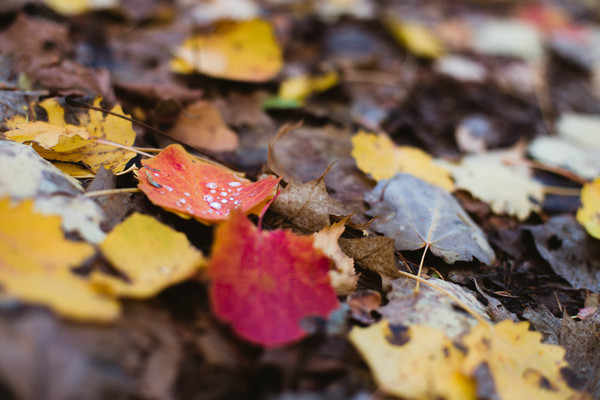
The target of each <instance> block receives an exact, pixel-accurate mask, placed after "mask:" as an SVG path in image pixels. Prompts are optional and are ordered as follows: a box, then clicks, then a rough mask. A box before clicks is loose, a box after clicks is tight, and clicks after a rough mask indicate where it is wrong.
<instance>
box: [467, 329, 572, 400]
mask: <svg viewBox="0 0 600 400" xmlns="http://www.w3.org/2000/svg"><path fill="white" fill-rule="evenodd" d="M541 339H542V334H541V333H539V332H532V331H529V323H527V322H519V323H514V322H512V321H511V320H508V319H507V320H504V321H502V322H500V323H498V324H496V325H494V326H493V327H492V326H488V325H483V324H479V325H477V326H476V327H475V328H473V329H472V330H471V332H469V333H468V334H467V335H466V336H465V337H464V338H463V340H462V344H463V345H464V346H465V347H466V348H467V353H466V358H465V361H464V364H463V373H464V374H466V375H468V376H473V377H476V379H477V380H478V381H479V380H481V387H480V390H483V391H485V392H484V393H480V395H482V397H485V398H499V399H511V400H521V399H522V400H529V399H547V400H551V399H556V400H562V399H572V398H576V397H577V395H578V392H576V391H575V390H573V389H571V388H570V387H569V386H568V384H567V382H566V381H565V378H564V377H563V375H562V373H561V369H562V368H564V367H567V366H568V364H567V362H566V361H565V360H564V355H565V350H564V349H563V348H562V347H560V346H555V345H549V344H542V343H541ZM490 379H491V380H492V381H493V383H490V382H489V380H490ZM488 390H489V391H492V392H490V393H488V392H487V391H488Z"/></svg>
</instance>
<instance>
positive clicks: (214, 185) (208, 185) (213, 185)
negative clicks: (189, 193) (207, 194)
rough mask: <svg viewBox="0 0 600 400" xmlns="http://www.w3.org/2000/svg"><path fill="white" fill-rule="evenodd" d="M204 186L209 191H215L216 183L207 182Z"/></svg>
mask: <svg viewBox="0 0 600 400" xmlns="http://www.w3.org/2000/svg"><path fill="white" fill-rule="evenodd" d="M204 186H206V187H207V188H209V189H216V188H217V186H218V185H217V184H216V183H214V182H209V183H207V184H206V185H204Z"/></svg>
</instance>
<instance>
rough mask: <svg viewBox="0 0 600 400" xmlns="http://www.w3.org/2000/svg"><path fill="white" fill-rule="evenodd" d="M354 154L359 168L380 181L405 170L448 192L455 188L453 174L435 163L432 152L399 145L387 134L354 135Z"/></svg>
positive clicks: (364, 133) (363, 133)
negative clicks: (451, 176)
mask: <svg viewBox="0 0 600 400" xmlns="http://www.w3.org/2000/svg"><path fill="white" fill-rule="evenodd" d="M352 157H354V159H355V160H356V165H357V166H358V168H359V169H360V170H361V171H363V172H364V173H366V174H370V175H371V176H372V177H373V179H375V180H376V181H380V180H382V179H389V178H391V177H393V176H394V175H396V174H397V173H400V172H402V173H406V174H411V175H413V176H416V177H417V178H419V179H422V180H424V181H426V182H429V183H431V184H434V185H437V186H439V187H441V188H443V189H445V190H446V191H449V192H451V191H452V190H453V183H452V180H451V179H450V173H449V172H448V171H447V170H445V169H444V168H442V167H439V166H437V165H435V164H434V163H433V158H431V156H430V155H429V154H427V153H425V152H424V151H423V150H420V149H417V148H416V147H410V146H396V144H395V143H394V142H392V141H391V140H390V139H389V138H388V137H386V136H383V135H376V134H374V133H367V132H364V131H360V132H358V133H357V134H356V135H354V136H353V137H352Z"/></svg>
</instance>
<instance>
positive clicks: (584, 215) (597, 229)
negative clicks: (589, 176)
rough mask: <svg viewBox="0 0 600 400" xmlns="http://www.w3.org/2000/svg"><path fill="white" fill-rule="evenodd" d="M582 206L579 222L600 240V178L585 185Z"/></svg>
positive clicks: (579, 212) (578, 212)
mask: <svg viewBox="0 0 600 400" xmlns="http://www.w3.org/2000/svg"><path fill="white" fill-rule="evenodd" d="M581 205H582V207H581V208H580V209H579V210H577V215H576V218H577V222H579V223H580V224H581V225H583V227H584V228H585V230H586V231H587V233H589V234H590V236H593V237H595V238H596V239H600V178H596V179H595V180H594V181H593V182H591V183H586V184H585V185H583V188H582V189H581Z"/></svg>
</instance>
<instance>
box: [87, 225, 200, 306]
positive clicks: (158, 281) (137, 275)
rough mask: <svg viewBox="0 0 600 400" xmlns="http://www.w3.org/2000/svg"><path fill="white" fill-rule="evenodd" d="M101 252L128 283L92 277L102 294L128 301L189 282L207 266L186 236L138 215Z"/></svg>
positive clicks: (108, 239) (112, 234)
mask: <svg viewBox="0 0 600 400" xmlns="http://www.w3.org/2000/svg"><path fill="white" fill-rule="evenodd" d="M100 250H101V251H102V253H103V254H104V256H105V257H106V258H107V259H108V260H109V261H110V262H111V264H112V265H113V266H114V267H115V268H117V269H118V270H119V271H121V272H123V273H124V274H125V275H126V276H127V278H128V279H129V282H126V281H125V280H123V279H120V278H116V277H112V276H108V275H105V274H101V273H94V274H92V281H93V282H94V284H95V286H96V287H98V288H99V289H102V290H103V291H107V292H109V293H111V294H115V295H118V296H126V297H135V298H146V297H151V296H154V295H155V294H157V293H158V292H160V291H161V290H163V289H164V288H166V287H167V286H169V285H172V284H175V283H178V282H181V281H183V280H185V279H187V278H189V277H190V276H192V275H193V274H194V273H195V272H196V271H197V270H198V269H199V268H200V267H202V266H204V265H205V263H206V260H205V259H204V257H203V256H202V253H201V252H200V251H198V250H196V248H194V247H193V246H192V245H191V244H190V243H189V241H188V240H187V237H186V236H185V235H184V234H183V233H180V232H177V231H174V230H173V229H171V228H170V227H168V226H167V225H165V224H162V223H160V222H158V221H157V220H156V219H154V218H152V217H150V216H147V215H143V214H139V213H134V214H132V215H131V216H130V217H129V218H127V219H126V220H125V221H123V222H122V223H121V224H119V225H118V226H117V227H116V228H115V229H113V231H112V232H110V233H109V234H108V236H107V237H106V239H105V240H104V242H102V244H101V245H100Z"/></svg>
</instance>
